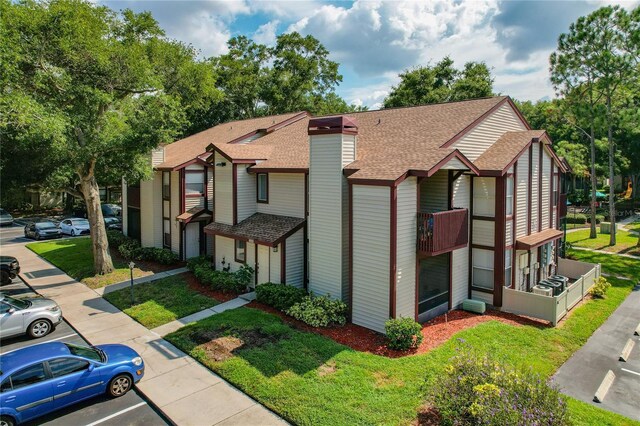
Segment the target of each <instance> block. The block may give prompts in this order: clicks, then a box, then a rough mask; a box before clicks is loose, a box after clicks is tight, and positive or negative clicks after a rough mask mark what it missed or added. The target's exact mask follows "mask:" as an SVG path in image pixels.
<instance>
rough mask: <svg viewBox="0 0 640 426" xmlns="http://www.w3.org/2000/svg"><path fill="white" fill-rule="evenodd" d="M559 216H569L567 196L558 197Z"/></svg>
mask: <svg viewBox="0 0 640 426" xmlns="http://www.w3.org/2000/svg"><path fill="white" fill-rule="evenodd" d="M558 216H559V217H561V218H563V217H566V216H567V194H560V195H559V196H558Z"/></svg>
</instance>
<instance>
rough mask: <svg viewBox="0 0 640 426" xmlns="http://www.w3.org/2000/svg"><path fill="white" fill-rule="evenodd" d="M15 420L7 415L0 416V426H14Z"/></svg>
mask: <svg viewBox="0 0 640 426" xmlns="http://www.w3.org/2000/svg"><path fill="white" fill-rule="evenodd" d="M15 424H16V421H15V420H13V417H9V416H0V426H15Z"/></svg>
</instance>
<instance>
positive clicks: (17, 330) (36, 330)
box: [0, 293, 62, 339]
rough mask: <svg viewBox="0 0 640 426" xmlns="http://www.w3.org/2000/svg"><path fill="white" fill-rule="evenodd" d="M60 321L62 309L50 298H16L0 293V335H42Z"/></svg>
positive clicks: (50, 330)
mask: <svg viewBox="0 0 640 426" xmlns="http://www.w3.org/2000/svg"><path fill="white" fill-rule="evenodd" d="M60 321H62V310H61V309H60V306H58V304H57V303H56V302H54V301H53V300H51V299H39V298H30V299H16V298H14V297H11V296H7V295H6V294H3V293H0V337H2V338H5V337H11V336H17V335H21V334H27V335H29V336H30V337H33V338H34V339H37V338H39V337H44V336H46V335H47V334H49V333H51V332H52V331H53V329H54V328H55V327H56V326H57V325H58V324H60Z"/></svg>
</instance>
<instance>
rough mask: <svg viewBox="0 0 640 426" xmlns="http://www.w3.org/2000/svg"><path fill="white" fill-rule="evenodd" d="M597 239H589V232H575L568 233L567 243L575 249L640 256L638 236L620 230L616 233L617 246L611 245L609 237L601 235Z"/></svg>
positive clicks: (585, 230)
mask: <svg viewBox="0 0 640 426" xmlns="http://www.w3.org/2000/svg"><path fill="white" fill-rule="evenodd" d="M599 231H600V230H599V229H598V236H597V238H595V239H591V238H589V230H588V229H584V230H581V231H574V232H569V233H567V241H568V242H570V243H571V244H573V245H574V246H575V247H584V248H590V249H596V250H605V251H610V252H612V253H624V254H633V255H638V256H640V247H637V244H638V235H637V234H632V233H630V232H626V231H622V230H618V232H617V233H616V245H615V246H610V245H609V235H608V234H600V232H599Z"/></svg>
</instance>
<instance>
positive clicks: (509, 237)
mask: <svg viewBox="0 0 640 426" xmlns="http://www.w3.org/2000/svg"><path fill="white" fill-rule="evenodd" d="M513 242H514V241H513V220H511V219H509V220H507V222H506V223H505V243H504V245H505V246H510V245H512V244H513Z"/></svg>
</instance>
